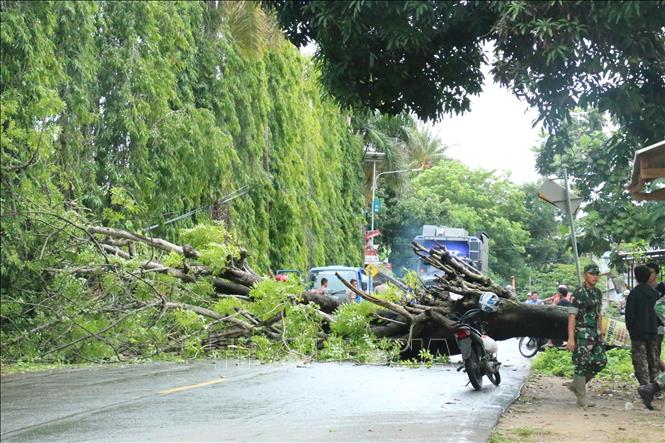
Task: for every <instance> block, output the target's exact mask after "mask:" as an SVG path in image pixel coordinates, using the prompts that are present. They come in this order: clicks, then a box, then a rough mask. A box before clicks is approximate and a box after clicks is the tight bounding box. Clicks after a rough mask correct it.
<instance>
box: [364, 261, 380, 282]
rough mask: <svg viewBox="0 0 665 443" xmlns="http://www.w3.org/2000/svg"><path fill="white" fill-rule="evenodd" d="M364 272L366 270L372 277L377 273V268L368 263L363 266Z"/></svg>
mask: <svg viewBox="0 0 665 443" xmlns="http://www.w3.org/2000/svg"><path fill="white" fill-rule="evenodd" d="M365 272H367V273H368V274H369V275H371V276H372V278H374V277H376V276H377V275H379V268H377V267H376V266H375V265H373V264H371V263H370V264H368V265H367V266H365Z"/></svg>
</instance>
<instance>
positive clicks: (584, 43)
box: [267, 0, 665, 156]
mask: <svg viewBox="0 0 665 443" xmlns="http://www.w3.org/2000/svg"><path fill="white" fill-rule="evenodd" d="M267 5H268V7H271V8H274V9H275V10H276V11H277V16H278V18H279V20H280V22H281V24H282V26H283V27H284V29H285V31H286V33H287V35H288V37H289V38H290V40H291V41H292V42H293V43H294V44H296V45H304V44H306V43H308V42H310V41H315V42H316V43H317V45H318V50H317V55H316V56H317V58H318V60H319V61H320V62H321V65H322V67H323V75H324V79H325V81H326V82H327V84H328V86H329V88H331V90H332V91H333V93H334V94H335V95H336V96H337V97H338V98H339V99H340V100H342V101H343V102H345V103H347V104H351V105H358V104H360V105H364V106H368V107H370V108H373V109H379V110H381V111H383V112H389V113H397V112H400V111H403V110H408V111H411V112H413V113H415V114H416V115H418V117H420V118H422V119H430V120H431V119H440V118H442V117H443V116H444V115H445V114H447V113H449V114H450V113H459V112H463V111H466V110H468V109H469V95H472V94H478V93H480V91H481V89H482V83H483V76H482V74H481V72H480V66H481V64H482V63H483V61H484V56H483V53H482V49H481V46H482V44H483V43H485V42H489V41H493V42H494V43H495V59H494V61H493V62H492V66H493V71H492V72H493V74H494V77H495V79H496V80H498V81H499V82H500V83H501V84H503V85H506V86H508V87H509V88H510V89H511V90H512V91H513V92H514V93H515V94H516V95H517V96H519V97H523V98H525V99H526V100H527V102H528V103H529V104H530V105H532V106H534V107H536V108H537V109H538V110H539V112H540V116H541V119H542V120H543V122H544V124H545V127H546V128H547V129H549V130H551V131H556V130H557V129H558V128H559V127H560V125H561V123H562V122H563V121H564V120H565V119H566V118H567V116H568V114H569V111H570V110H572V109H573V108H574V107H576V106H582V107H590V106H591V107H597V108H599V109H600V110H602V111H609V112H610V113H611V114H612V115H613V116H614V117H615V118H616V119H617V121H618V122H619V124H620V125H621V126H622V129H624V135H625V137H626V138H628V139H630V140H627V141H628V142H629V143H628V144H627V146H628V149H626V143H624V144H623V145H621V146H620V147H619V148H617V149H618V150H620V151H621V153H622V154H623V155H624V156H626V155H628V156H630V154H632V152H633V150H634V148H635V147H636V146H638V145H640V144H643V143H652V142H655V141H657V139H659V138H662V136H663V134H665V107H663V106H662V103H664V102H665V31H664V24H665V2H662V1H649V2H629V1H616V2H583V1H576V2H562V1H548V2H532V1H509V2H499V1H492V2H477V1H451V2H437V1H395V2H392V1H353V2H319V1H313V2H309V1H286V0H274V1H269V2H267ZM626 153H628V154H626Z"/></svg>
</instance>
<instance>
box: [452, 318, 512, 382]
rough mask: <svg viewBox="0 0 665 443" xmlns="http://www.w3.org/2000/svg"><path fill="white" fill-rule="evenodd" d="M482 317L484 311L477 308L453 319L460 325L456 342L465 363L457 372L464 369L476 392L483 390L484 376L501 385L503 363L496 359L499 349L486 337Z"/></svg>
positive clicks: (456, 333) (456, 332) (456, 334)
mask: <svg viewBox="0 0 665 443" xmlns="http://www.w3.org/2000/svg"><path fill="white" fill-rule="evenodd" d="M482 315H483V311H481V310H480V309H477V308H476V309H470V310H468V311H467V312H465V313H464V314H463V315H462V316H461V317H459V318H453V319H454V320H457V322H458V323H459V325H460V326H459V328H458V329H457V331H455V341H456V342H457V346H458V347H459V349H460V352H461V353H462V360H463V362H464V364H463V365H462V366H460V367H459V368H457V371H458V372H459V371H461V370H462V369H464V371H465V372H466V374H467V375H468V377H469V382H470V383H471V385H472V386H473V388H474V389H475V390H479V389H481V388H482V386H483V376H484V375H486V376H487V378H488V379H489V381H490V382H492V384H494V385H496V386H498V385H499V383H501V374H500V373H499V368H500V366H501V363H499V361H498V360H497V359H496V353H497V350H498V348H497V345H496V342H495V341H494V340H493V339H492V338H491V337H489V336H487V335H485V323H484V322H483V321H482V319H481V317H482Z"/></svg>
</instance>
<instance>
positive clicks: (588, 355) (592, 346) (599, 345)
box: [568, 264, 607, 408]
mask: <svg viewBox="0 0 665 443" xmlns="http://www.w3.org/2000/svg"><path fill="white" fill-rule="evenodd" d="M599 275H600V270H599V269H598V266H596V265H595V264H590V265H586V266H585V267H584V283H583V284H582V286H581V287H579V288H577V290H576V291H575V292H573V296H572V298H571V301H570V306H569V307H568V350H569V351H572V353H573V365H574V366H575V376H574V377H573V382H572V383H570V384H569V385H568V389H570V390H571V391H573V392H574V393H575V396H576V397H577V405H578V406H580V407H583V408H586V407H587V406H594V404H593V403H592V402H590V401H589V400H588V399H587V394H586V384H587V383H588V382H589V381H590V380H591V379H592V378H593V377H594V376H595V375H596V374H597V373H599V372H600V371H602V370H603V368H604V367H605V365H606V364H607V357H606V356H605V347H604V344H603V332H602V329H601V320H602V316H601V311H600V310H601V307H602V296H603V294H602V293H601V292H600V290H599V289H598V288H596V283H598V276H599Z"/></svg>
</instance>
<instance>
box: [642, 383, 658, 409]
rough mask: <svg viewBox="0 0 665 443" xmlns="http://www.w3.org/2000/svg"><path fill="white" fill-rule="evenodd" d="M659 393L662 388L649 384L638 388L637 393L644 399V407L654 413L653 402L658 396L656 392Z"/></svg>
mask: <svg viewBox="0 0 665 443" xmlns="http://www.w3.org/2000/svg"><path fill="white" fill-rule="evenodd" d="M658 391H660V386H658V384H656V383H649V384H646V385H642V386H640V387H639V388H637V393H638V394H640V397H642V402H643V403H644V406H646V407H647V409H648V410H650V411H653V406H652V405H651V402H652V401H653V397H654V395H656V392H658Z"/></svg>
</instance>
